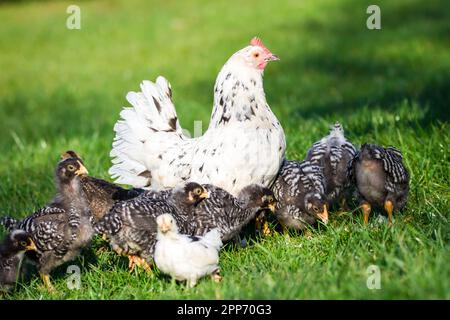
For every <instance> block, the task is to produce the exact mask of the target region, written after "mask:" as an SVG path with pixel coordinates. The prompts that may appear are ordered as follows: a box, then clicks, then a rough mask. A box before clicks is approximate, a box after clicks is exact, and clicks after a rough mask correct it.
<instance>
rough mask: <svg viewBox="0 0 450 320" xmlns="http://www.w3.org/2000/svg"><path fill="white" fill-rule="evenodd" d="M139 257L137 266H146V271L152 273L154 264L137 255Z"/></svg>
mask: <svg viewBox="0 0 450 320" xmlns="http://www.w3.org/2000/svg"><path fill="white" fill-rule="evenodd" d="M136 258H137V261H138V262H137V266H138V267H142V268H144V270H145V272H147V273H149V274H151V273H152V266H151V265H150V264H149V263H148V262H147V261H146V260H145V259H143V258H140V257H136Z"/></svg>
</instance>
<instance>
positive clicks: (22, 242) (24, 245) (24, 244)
mask: <svg viewBox="0 0 450 320" xmlns="http://www.w3.org/2000/svg"><path fill="white" fill-rule="evenodd" d="M19 244H20V245H21V246H22V247H26V246H27V243H26V242H25V241H20V243H19Z"/></svg>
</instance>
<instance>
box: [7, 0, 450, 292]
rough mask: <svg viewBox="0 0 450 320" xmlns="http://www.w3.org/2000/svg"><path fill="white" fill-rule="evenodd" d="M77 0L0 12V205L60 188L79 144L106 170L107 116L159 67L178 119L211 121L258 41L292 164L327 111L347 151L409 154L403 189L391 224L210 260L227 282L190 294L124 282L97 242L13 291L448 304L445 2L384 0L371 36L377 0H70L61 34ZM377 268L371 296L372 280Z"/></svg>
mask: <svg viewBox="0 0 450 320" xmlns="http://www.w3.org/2000/svg"><path fill="white" fill-rule="evenodd" d="M72 3H73V1H69V2H66V1H53V2H52V1H35V2H25V1H23V2H7V3H3V4H0V21H2V27H1V28H0V39H1V41H0V70H1V71H0V119H1V120H0V121H1V122H0V137H1V139H0V211H1V214H2V215H3V214H11V215H13V216H16V217H24V216H26V215H27V214H30V213H31V212H33V211H34V210H35V209H36V208H38V207H40V206H42V205H44V204H45V203H46V202H47V201H48V200H49V199H51V197H52V196H53V193H54V186H53V170H54V167H55V163H56V161H57V160H58V157H59V154H60V153H61V152H62V151H65V150H67V149H74V150H77V151H78V152H79V153H80V154H81V155H82V156H83V157H84V158H85V162H86V165H87V166H88V169H89V171H90V173H91V174H92V175H94V176H98V177H102V178H109V177H108V174H107V170H108V168H109V166H110V158H109V156H108V154H109V151H110V148H111V142H112V139H113V130H112V128H113V125H114V123H115V121H116V120H117V119H118V115H119V112H120V109H121V107H122V106H124V105H126V100H125V98H124V97H125V94H126V92H127V91H129V90H137V89H138V85H139V83H140V81H141V80H143V79H151V80H153V79H155V78H156V76H157V75H159V74H162V75H164V76H166V77H167V78H168V79H169V80H170V82H171V84H172V88H173V91H174V99H175V104H176V106H177V111H178V115H179V118H180V119H181V122H182V125H183V127H185V128H187V129H189V130H192V129H193V123H194V120H202V121H204V125H203V128H206V127H207V123H208V119H209V116H210V112H211V107H212V91H213V90H212V89H213V85H214V80H215V77H216V75H217V73H218V71H219V69H220V67H221V66H222V65H223V63H224V62H225V61H226V59H228V57H229V56H230V55H231V54H232V53H233V52H235V51H236V50H238V49H240V48H241V47H243V46H245V45H246V44H247V42H248V41H249V39H250V38H251V37H252V36H254V35H259V36H260V37H261V38H262V39H263V40H264V41H265V43H266V45H267V46H268V47H269V48H270V49H271V50H272V51H273V52H274V53H276V54H278V55H279V56H280V57H281V59H282V60H281V61H280V62H278V63H273V64H271V65H269V66H268V68H267V70H266V72H265V89H266V95H267V99H268V101H269V103H270V105H271V106H272V109H273V110H274V112H275V114H276V115H277V116H278V117H279V119H280V121H281V123H282V124H283V127H284V128H285V133H286V136H287V144H288V148H287V156H288V158H291V159H302V158H303V157H304V156H305V153H306V150H307V149H308V147H309V146H310V145H311V144H312V143H313V142H314V141H316V140H318V139H319V138H320V137H322V136H323V135H324V134H326V133H327V131H328V126H329V124H330V123H333V122H334V121H336V120H339V121H340V122H341V123H343V125H344V127H345V129H346V134H347V135H348V137H349V138H350V139H351V140H352V141H353V142H354V143H355V144H357V145H360V144H361V143H364V142H376V143H379V144H384V145H395V146H397V147H398V148H400V149H401V150H402V151H403V152H404V156H405V161H406V165H407V166H408V168H409V169H410V171H411V191H410V198H409V202H408V206H407V210H405V211H404V212H403V213H402V214H398V215H396V216H395V226H394V227H393V228H388V227H387V226H386V224H378V223H377V222H376V216H377V215H376V214H375V215H374V216H373V217H372V222H371V224H370V225H369V226H368V227H364V226H363V224H362V217H361V213H360V212H358V211H357V210H355V211H352V212H348V213H343V214H341V215H337V214H334V215H333V216H332V217H331V223H330V225H329V226H327V227H326V228H323V227H322V228H319V230H313V231H312V235H311V237H307V236H304V235H297V234H291V235H290V237H288V236H285V235H282V234H277V233H275V234H274V235H272V236H269V237H268V238H266V239H258V240H257V241H251V242H250V245H249V247H247V248H245V249H240V250H238V249H236V248H235V247H234V246H232V245H228V246H226V247H225V248H224V249H223V250H222V252H221V256H220V258H221V263H220V264H221V268H222V272H223V276H224V280H223V282H222V283H220V284H218V285H217V284H214V283H212V282H211V281H209V280H208V279H205V280H203V281H201V282H200V283H199V284H198V286H197V287H195V288H194V289H192V290H186V289H184V287H183V286H182V285H179V284H175V283H172V282H171V281H170V280H169V279H168V278H167V277H165V276H162V275H159V274H157V273H156V274H155V275H154V276H153V277H148V276H146V275H145V273H143V272H137V273H135V274H129V273H128V271H127V268H126V267H127V265H126V261H124V260H123V258H119V257H117V256H116V255H115V254H113V253H112V252H111V251H110V250H109V249H108V250H106V251H103V252H101V253H98V254H96V252H97V251H98V250H99V248H101V247H103V246H105V247H107V245H106V244H105V243H103V242H102V241H101V240H100V239H96V240H95V241H94V244H93V246H92V247H91V248H88V249H86V252H85V254H84V255H83V256H82V257H80V258H79V259H78V260H76V261H75V263H76V264H77V265H79V266H80V267H81V270H82V278H81V281H82V287H81V289H80V290H68V289H67V287H66V279H67V276H68V275H67V274H66V272H65V270H66V267H67V265H65V266H62V267H61V268H59V269H58V270H56V271H55V272H54V274H53V279H54V283H55V285H56V287H57V290H58V292H57V293H56V294H54V295H50V294H48V293H47V292H46V291H45V290H44V289H43V288H42V285H41V282H40V280H39V279H38V278H36V277H32V278H31V280H29V281H24V282H22V283H21V284H20V285H19V286H18V288H17V290H16V291H15V292H14V293H12V294H11V295H8V296H6V298H11V299H172V298H175V299H185V298H188V299H190V298H194V299H238V298H242V299H250V298H262V299H305V298H307V299H322V298H331V299H359V298H362V299H382V298H385V299H405V298H406V299H409V298H411V299H432V298H438V299H449V298H450V267H449V264H448V261H449V260H450V251H449V238H450V233H449V231H450V230H449V211H450V210H449V203H448V200H449V196H450V188H449V181H450V175H449V145H450V135H449V129H450V128H449V123H448V121H449V118H450V112H449V106H450V105H449V104H450V95H449V93H450V56H449V54H448V53H449V52H450V38H449V37H448V34H450V23H449V21H450V7H449V6H448V4H447V1H445V0H441V1H435V0H429V1H425V2H424V1H421V0H411V1H406V0H401V1H395V2H394V1H378V4H379V5H380V7H381V12H382V29H381V30H379V31H369V30H367V29H366V24H365V23H366V18H367V14H366V13H365V11H366V8H367V6H368V5H369V4H372V2H371V1H361V0H343V1H336V0H320V1H317V0H315V1H312V0H311V1H297V0H292V1H283V2H281V3H279V2H275V1H263V0H258V1H248V2H242V1H237V0H236V1H234V0H233V1H214V2H212V1H211V2H206V1H200V0H197V1H190V2H189V4H188V3H187V2H186V3H185V4H183V3H179V2H175V1H153V2H152V3H148V2H147V1H117V0H116V1H114V0H112V1H103V0H99V1H95V2H90V1H79V2H78V4H79V5H80V6H81V10H82V29H81V30H74V31H70V30H67V29H66V28H65V19H66V17H67V14H66V8H67V6H68V5H69V4H72ZM372 264H375V265H378V266H379V267H380V270H381V290H369V289H368V288H367V287H366V279H367V273H366V269H367V268H368V267H369V266H370V265H372Z"/></svg>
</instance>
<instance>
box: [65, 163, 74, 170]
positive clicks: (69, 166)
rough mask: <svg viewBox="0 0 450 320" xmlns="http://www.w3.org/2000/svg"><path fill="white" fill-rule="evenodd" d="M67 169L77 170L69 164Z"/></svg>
mask: <svg viewBox="0 0 450 320" xmlns="http://www.w3.org/2000/svg"><path fill="white" fill-rule="evenodd" d="M67 169H68V170H69V171H74V170H75V166H73V165H71V164H69V165H68V166H67Z"/></svg>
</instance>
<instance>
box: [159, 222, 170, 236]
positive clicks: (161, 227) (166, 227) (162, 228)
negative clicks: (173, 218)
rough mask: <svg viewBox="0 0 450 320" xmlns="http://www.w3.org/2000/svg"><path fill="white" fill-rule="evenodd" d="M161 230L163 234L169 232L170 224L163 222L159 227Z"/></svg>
mask: <svg viewBox="0 0 450 320" xmlns="http://www.w3.org/2000/svg"><path fill="white" fill-rule="evenodd" d="M159 230H161V232H162V233H163V234H165V233H167V232H168V231H170V225H169V224H167V223H163V224H161V226H160V227H159Z"/></svg>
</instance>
